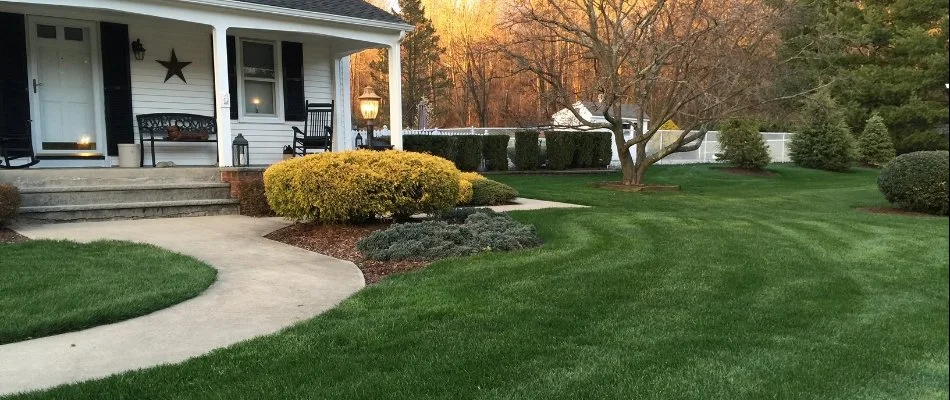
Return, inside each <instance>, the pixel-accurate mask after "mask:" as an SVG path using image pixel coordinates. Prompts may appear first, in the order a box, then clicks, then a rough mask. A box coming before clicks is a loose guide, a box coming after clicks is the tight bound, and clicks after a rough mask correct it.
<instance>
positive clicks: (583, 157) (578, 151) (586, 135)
mask: <svg viewBox="0 0 950 400" xmlns="http://www.w3.org/2000/svg"><path fill="white" fill-rule="evenodd" d="M570 136H572V137H573V142H574V161H573V162H572V163H571V166H572V167H574V168H590V167H592V166H594V157H595V154H596V153H597V136H595V135H594V132H573V133H571V134H570Z"/></svg>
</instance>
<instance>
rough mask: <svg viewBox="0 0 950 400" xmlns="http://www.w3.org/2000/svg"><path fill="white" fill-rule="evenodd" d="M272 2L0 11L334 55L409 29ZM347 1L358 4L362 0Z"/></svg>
mask: <svg viewBox="0 0 950 400" xmlns="http://www.w3.org/2000/svg"><path fill="white" fill-rule="evenodd" d="M274 1H276V0H267V1H265V0H252V1H242V0H174V1H167V0H165V1H163V0H84V1H82V2H76V1H75V0H16V1H0V8H4V9H10V10H11V11H15V12H21V13H26V14H30V13H35V10H43V9H50V8H52V9H63V8H68V9H70V10H71V12H72V11H73V10H74V11H75V18H87V19H97V18H89V17H90V16H93V15H96V16H100V17H101V16H108V15H116V14H132V15H141V16H149V17H155V18H165V19H171V20H176V21H183V22H192V23H196V24H201V25H206V26H211V27H213V28H215V29H220V30H234V29H254V30H258V31H270V32H281V33H282V34H288V35H293V34H299V35H318V36H323V37H329V38H335V39H336V41H337V42H338V44H339V49H337V48H336V46H335V47H334V53H337V54H339V55H346V54H350V53H353V52H356V51H359V50H362V49H367V48H373V47H383V46H391V45H392V44H393V43H396V42H398V41H399V40H400V38H401V37H402V35H403V34H404V33H405V32H406V31H410V30H411V29H412V27H411V26H410V25H406V24H405V23H402V22H398V21H382V20H371V19H364V18H359V17H352V16H342V15H337V14H327V13H320V12H313V11H305V10H299V9H291V8H283V7H277V6H273V5H268V4H266V3H273V2H274ZM285 1H290V0H285ZM294 1H295V2H297V3H300V1H296V0H294ZM346 1H347V2H356V3H362V1H361V0H346ZM377 10H378V9H377ZM378 11H380V12H383V11H382V10H378ZM383 13H385V12H383ZM83 14H89V15H83ZM159 16H160V17H159ZM393 18H395V17H393ZM335 44H337V43H335Z"/></svg>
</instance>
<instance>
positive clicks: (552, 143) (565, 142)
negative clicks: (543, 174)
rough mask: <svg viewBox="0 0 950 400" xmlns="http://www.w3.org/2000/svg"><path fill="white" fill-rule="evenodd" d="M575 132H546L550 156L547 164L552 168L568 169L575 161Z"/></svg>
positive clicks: (545, 136)
mask: <svg viewBox="0 0 950 400" xmlns="http://www.w3.org/2000/svg"><path fill="white" fill-rule="evenodd" d="M573 134H574V132H558V131H551V132H545V133H544V138H545V139H546V142H547V147H548V157H547V166H548V169H551V170H562V169H567V168H568V167H570V166H571V165H572V164H573V163H574V148H575V145H574V143H575V140H574V135H573Z"/></svg>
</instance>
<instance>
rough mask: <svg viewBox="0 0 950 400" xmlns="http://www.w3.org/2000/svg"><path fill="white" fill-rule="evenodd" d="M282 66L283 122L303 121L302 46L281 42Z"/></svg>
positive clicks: (304, 105)
mask: <svg viewBox="0 0 950 400" xmlns="http://www.w3.org/2000/svg"><path fill="white" fill-rule="evenodd" d="M280 51H281V54H282V61H283V63H282V64H283V66H284V120H286V121H304V120H306V119H307V110H306V108H307V106H306V104H305V103H306V100H305V99H304V94H303V44H301V43H296V42H281V43H280Z"/></svg>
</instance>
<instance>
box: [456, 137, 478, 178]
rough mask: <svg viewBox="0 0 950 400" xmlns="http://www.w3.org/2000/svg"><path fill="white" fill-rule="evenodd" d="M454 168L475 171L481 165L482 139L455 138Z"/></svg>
mask: <svg viewBox="0 0 950 400" xmlns="http://www.w3.org/2000/svg"><path fill="white" fill-rule="evenodd" d="M453 161H455V166H456V167H458V169H460V170H462V171H477V170H478V167H480V166H481V165H482V137H481V136H475V135H458V136H455V158H454V159H453Z"/></svg>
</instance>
